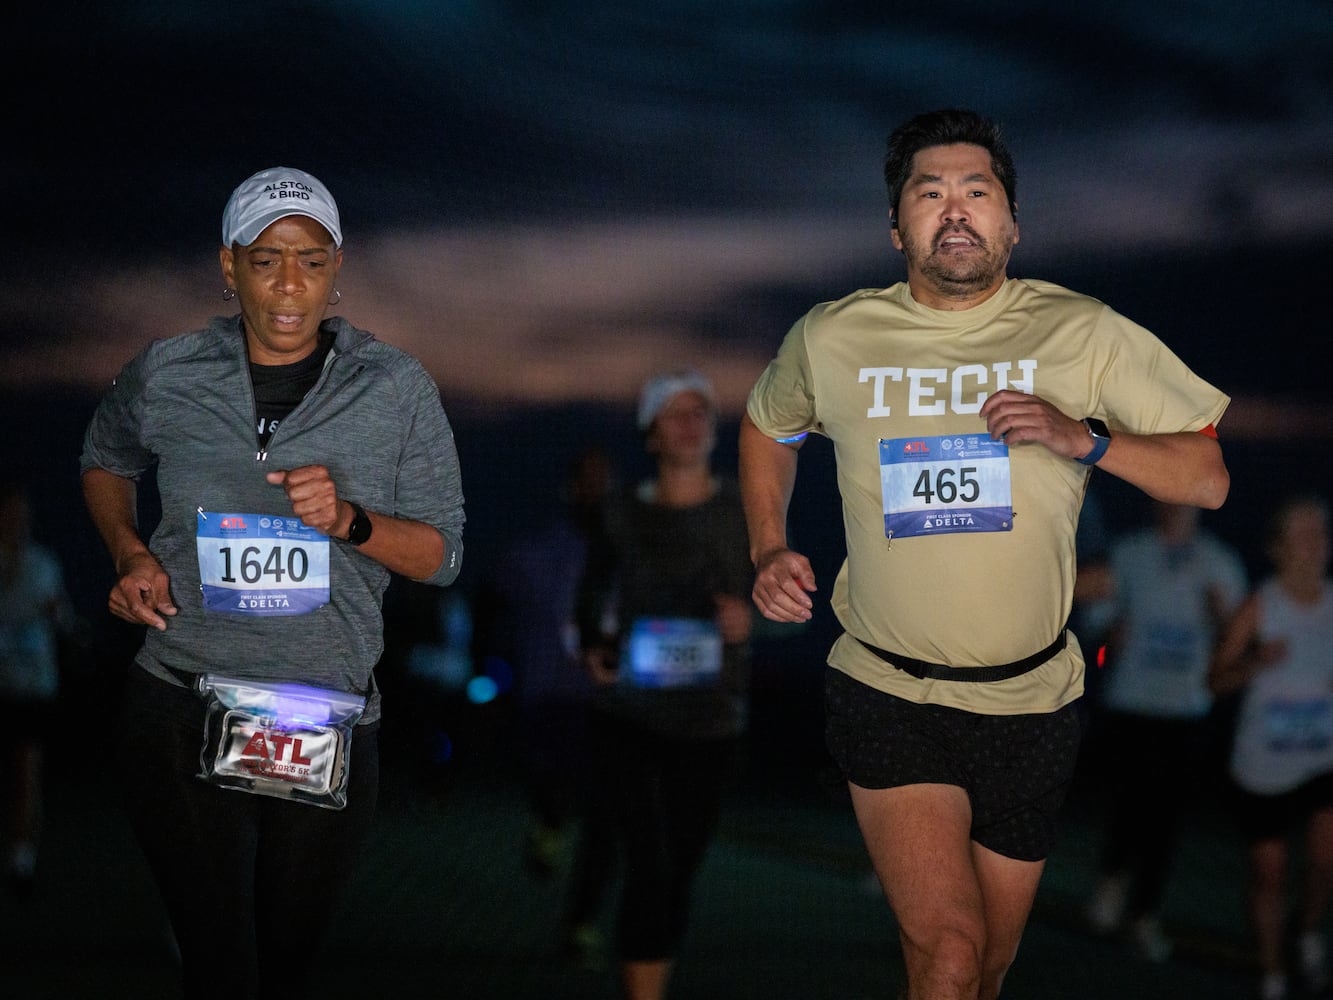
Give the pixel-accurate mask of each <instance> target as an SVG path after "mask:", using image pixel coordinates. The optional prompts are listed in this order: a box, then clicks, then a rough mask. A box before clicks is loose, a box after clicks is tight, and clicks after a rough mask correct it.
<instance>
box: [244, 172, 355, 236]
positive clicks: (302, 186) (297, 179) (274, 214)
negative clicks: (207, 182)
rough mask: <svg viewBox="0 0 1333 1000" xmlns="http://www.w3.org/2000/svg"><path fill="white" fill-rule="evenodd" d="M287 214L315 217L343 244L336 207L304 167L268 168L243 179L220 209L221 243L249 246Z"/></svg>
mask: <svg viewBox="0 0 1333 1000" xmlns="http://www.w3.org/2000/svg"><path fill="white" fill-rule="evenodd" d="M289 215H304V216H307V217H309V218H311V219H314V220H315V221H316V222H318V223H319V224H320V225H321V226H323V227H324V228H325V229H327V230H328V231H329V235H330V236H332V237H333V245H334V246H335V247H341V246H342V245H343V231H342V225H341V223H339V221H338V206H337V204H336V203H335V202H334V200H333V195H331V194H329V189H328V188H326V187H325V186H324V185H323V184H321V183H320V182H319V181H318V180H317V179H316V178H314V177H312V176H311V175H310V174H308V173H306V172H305V171H304V170H297V169H295V168H294V167H269V168H268V169H267V170H261V171H259V173H257V174H254V175H253V176H251V177H247V178H246V179H245V180H243V181H242V182H241V183H240V185H239V186H238V187H237V188H236V190H235V191H233V192H232V193H231V197H230V198H228V199H227V207H226V208H225V209H223V211H222V245H223V246H226V247H229V246H231V245H232V244H234V243H235V244H239V245H241V246H243V247H248V246H249V245H250V244H251V243H253V242H254V241H255V240H257V239H259V234H260V233H262V232H263V231H264V230H265V229H267V228H268V227H269V226H270V225H271V224H273V223H274V222H277V221H278V220H279V219H283V218H286V217H287V216H289Z"/></svg>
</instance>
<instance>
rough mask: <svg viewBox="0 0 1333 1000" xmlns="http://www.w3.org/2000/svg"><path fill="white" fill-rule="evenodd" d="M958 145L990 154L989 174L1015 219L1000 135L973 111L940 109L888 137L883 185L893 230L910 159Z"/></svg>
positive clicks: (1010, 171)
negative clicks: (1002, 193) (1001, 186)
mask: <svg viewBox="0 0 1333 1000" xmlns="http://www.w3.org/2000/svg"><path fill="white" fill-rule="evenodd" d="M958 142H965V143H968V144H970V145H973V146H980V147H981V148H982V149H984V150H986V151H987V152H988V153H990V163H991V170H992V171H993V172H994V173H995V178H996V180H998V181H999V182H1000V183H1001V184H1002V185H1004V193H1005V195H1006V196H1007V197H1008V199H1009V211H1010V213H1011V214H1013V215H1014V216H1015V217H1017V216H1018V202H1017V200H1016V191H1017V182H1018V175H1017V173H1016V172H1015V170H1014V158H1013V156H1012V155H1010V153H1009V147H1008V146H1006V145H1005V143H1004V139H1003V137H1002V136H1001V135H1000V127H999V126H998V125H996V124H995V123H994V122H993V121H991V120H990V119H989V118H984V117H982V116H981V115H979V114H977V113H976V112H975V111H967V110H964V109H962V108H942V109H940V110H938V111H927V112H926V113H925V114H920V115H917V116H916V117H915V118H912V119H910V120H909V121H906V122H904V123H903V124H901V125H899V126H898V127H897V128H896V129H894V130H893V133H892V134H891V135H890V136H889V148H888V152H887V153H886V154H885V156H884V182H885V183H886V184H887V185H888V186H889V210H890V212H891V213H892V216H893V224H894V225H895V226H897V224H898V201H899V200H900V199H901V198H902V195H903V188H904V187H905V186H906V184H907V181H908V178H909V177H911V175H912V158H913V157H914V156H916V154H917V153H919V152H921V150H923V149H929V148H930V147H932V146H951V145H953V144H954V143H958Z"/></svg>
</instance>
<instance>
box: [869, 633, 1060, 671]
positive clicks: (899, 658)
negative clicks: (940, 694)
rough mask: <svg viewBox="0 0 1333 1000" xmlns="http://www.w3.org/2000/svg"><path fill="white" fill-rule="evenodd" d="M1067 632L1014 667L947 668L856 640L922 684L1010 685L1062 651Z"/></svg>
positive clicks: (941, 664)
mask: <svg viewBox="0 0 1333 1000" xmlns="http://www.w3.org/2000/svg"><path fill="white" fill-rule="evenodd" d="M1066 632H1067V629H1063V628H1062V629H1061V630H1060V633H1059V635H1057V636H1056V637H1055V641H1054V642H1052V643H1051V644H1050V645H1049V646H1047V647H1046V648H1045V649H1043V650H1040V651H1038V652H1036V653H1033V654H1032V655H1031V656H1025V657H1023V658H1022V659H1021V660H1014V662H1013V663H1001V664H999V665H998V666H994V667H948V666H945V665H944V664H943V663H927V662H926V661H925V660H914V659H912V657H910V656H903V655H901V654H899V653H890V652H889V651H888V650H887V649H880V648H879V647H878V646H872V645H870V643H868V642H866V641H865V640H864V639H856V636H852V638H853V639H856V641H857V642H859V643H860V644H861V645H862V646H864V647H865V648H866V649H868V650H870V651H871V652H872V653H874V654H875V655H876V656H878V657H879V658H880V659H881V660H883V661H884V662H885V663H887V664H888V665H889V666H891V667H897V668H898V669H899V670H901V671H903V672H904V673H908V674H911V675H912V676H913V677H915V678H916V679H917V680H919V681H924V680H927V679H929V680H934V681H1007V680H1009V678H1011V677H1018V676H1019V675H1021V674H1025V673H1027V672H1028V671H1029V670H1035V669H1036V668H1037V667H1039V666H1041V665H1042V664H1043V663H1045V662H1046V661H1047V660H1049V659H1050V658H1051V657H1052V656H1054V655H1055V654H1056V653H1058V652H1060V650H1062V649H1064V648H1065V633H1066Z"/></svg>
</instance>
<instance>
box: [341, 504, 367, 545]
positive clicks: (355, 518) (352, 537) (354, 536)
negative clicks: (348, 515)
mask: <svg viewBox="0 0 1333 1000" xmlns="http://www.w3.org/2000/svg"><path fill="white" fill-rule="evenodd" d="M347 503H348V505H349V506H350V507H351V508H352V524H351V527H349V528H348V529H347V541H348V542H350V543H351V544H352V545H360V544H361V543H362V542H364V541H366V539H368V538H369V537H370V529H371V528H372V527H373V525H371V523H370V518H369V517H367V516H366V512H365V511H364V510H362V509H361V505H360V504H359V503H356V502H355V501H353V500H348V501H347Z"/></svg>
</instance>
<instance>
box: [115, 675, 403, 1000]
mask: <svg viewBox="0 0 1333 1000" xmlns="http://www.w3.org/2000/svg"><path fill="white" fill-rule="evenodd" d="M130 674H131V676H130V680H129V684H128V685H127V688H126V694H125V705H124V710H123V716H124V718H123V722H122V726H121V729H120V734H121V740H122V742H121V750H120V761H119V772H118V774H117V775H115V776H114V778H115V780H117V781H119V782H120V784H121V785H122V786H123V788H124V792H125V802H126V807H127V810H128V813H129V819H130V824H131V826H132V827H133V829H134V832H135V835H136V836H137V838H138V840H139V844H140V846H141V847H142V849H143V852H144V855H145V857H146V858H147V861H148V866H149V868H150V869H151V871H152V873H153V876H154V878H155V879H156V881H157V885H158V889H159V890H160V891H161V893H162V899H163V902H164V903H165V904H166V908H167V912H168V914H169V916H170V918H171V926H172V929H173V930H174V932H175V935H176V944H177V946H178V947H179V948H180V955H181V964H182V976H183V980H184V995H185V997H186V998H187V1000H202V998H213V997H218V998H221V997H227V998H229V1000H241V998H257V997H258V996H259V991H260V987H261V986H262V988H263V991H264V994H265V995H266V996H272V997H278V996H280V997H284V998H289V997H296V996H301V995H303V990H304V989H305V988H306V985H307V984H312V983H318V982H319V981H320V980H321V979H323V977H322V976H320V975H319V974H318V971H317V970H318V968H319V965H318V962H319V959H320V958H321V957H322V952H321V946H322V944H323V942H324V939H325V937H326V935H327V932H328V930H329V927H330V925H331V922H332V919H333V916H334V912H335V907H336V906H337V905H338V900H339V897H340V895H341V893H342V891H343V889H344V888H345V887H346V885H347V882H348V881H349V879H350V876H351V873H352V871H353V867H354V864H355V862H356V860H357V858H358V857H359V855H360V854H361V851H362V848H363V847H364V845H365V843H366V839H367V836H368V834H369V831H370V825H371V820H372V819H373V817H374V813H375V799H376V795H377V791H378V787H379V725H378V723H374V724H371V725H366V726H358V727H357V728H356V731H355V733H354V735H353V738H352V758H351V766H350V770H349V773H348V789H347V799H348V802H347V807H346V808H345V809H343V810H339V811H335V810H331V809H324V808H320V807H318V806H313V805H309V804H305V803H298V802H289V801H286V800H283V799H275V798H270V797H266V796H260V795H251V794H249V793H248V792H242V791H236V790H231V789H222V788H218V787H215V786H213V785H210V784H207V783H206V782H204V781H203V780H201V779H199V778H198V777H196V774H197V773H198V771H199V748H200V745H201V743H202V741H203V725H204V705H203V700H202V699H201V698H200V697H199V696H198V695H197V694H196V693H195V692H193V691H191V690H188V689H185V688H180V687H176V686H174V685H171V684H168V683H166V682H164V681H161V680H159V679H157V678H155V677H153V676H152V675H150V674H148V673H147V672H145V671H144V670H142V669H140V668H138V667H132V668H131V670H130Z"/></svg>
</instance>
